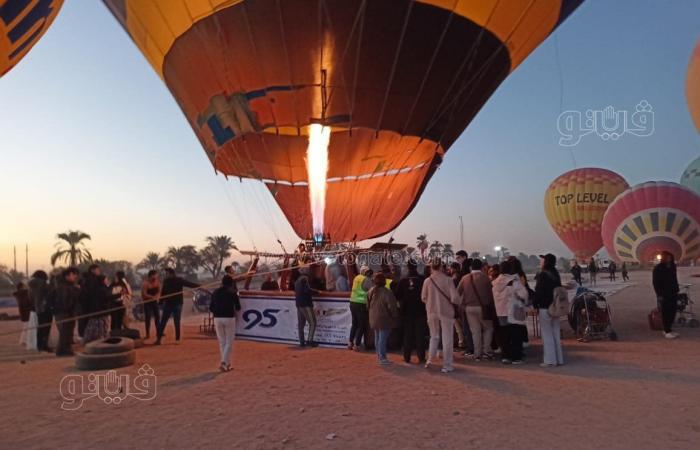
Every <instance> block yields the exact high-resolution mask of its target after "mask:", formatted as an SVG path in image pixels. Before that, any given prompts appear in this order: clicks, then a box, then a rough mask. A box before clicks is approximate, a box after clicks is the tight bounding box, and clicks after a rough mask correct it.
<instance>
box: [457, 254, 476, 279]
mask: <svg viewBox="0 0 700 450" xmlns="http://www.w3.org/2000/svg"><path fill="white" fill-rule="evenodd" d="M455 261H457V262H458V263H459V267H460V270H459V271H460V273H461V274H462V276H464V275H466V274H468V273H469V271H471V270H472V269H471V267H472V259H471V258H470V257H469V255H468V254H467V252H466V251H465V250H460V251H458V252H457V253H455Z"/></svg>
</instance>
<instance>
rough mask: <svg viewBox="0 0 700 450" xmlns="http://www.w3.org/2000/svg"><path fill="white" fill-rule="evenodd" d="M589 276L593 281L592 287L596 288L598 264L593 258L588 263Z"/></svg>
mask: <svg viewBox="0 0 700 450" xmlns="http://www.w3.org/2000/svg"><path fill="white" fill-rule="evenodd" d="M588 276H589V277H590V279H591V286H595V285H596V284H597V283H598V264H596V262H595V259H593V258H591V260H590V261H589V262H588Z"/></svg>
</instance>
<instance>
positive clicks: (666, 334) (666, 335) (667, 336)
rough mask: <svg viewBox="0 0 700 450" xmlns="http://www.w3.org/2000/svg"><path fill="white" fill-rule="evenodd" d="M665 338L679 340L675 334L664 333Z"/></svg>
mask: <svg viewBox="0 0 700 450" xmlns="http://www.w3.org/2000/svg"><path fill="white" fill-rule="evenodd" d="M664 337H665V338H666V339H676V338H678V335H677V334H675V333H664Z"/></svg>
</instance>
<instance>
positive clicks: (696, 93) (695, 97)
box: [685, 41, 700, 131]
mask: <svg viewBox="0 0 700 450" xmlns="http://www.w3.org/2000/svg"><path fill="white" fill-rule="evenodd" d="M685 91H686V95H687V97H688V109H690V116H691V117H692V118H693V122H695V126H696V127H697V128H698V131H700V41H698V43H697V44H696V45H695V49H694V50H693V54H692V55H691V56H690V63H688V78H686V81H685Z"/></svg>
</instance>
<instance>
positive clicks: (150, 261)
mask: <svg viewBox="0 0 700 450" xmlns="http://www.w3.org/2000/svg"><path fill="white" fill-rule="evenodd" d="M166 264H167V261H165V259H164V258H161V257H160V254H158V253H156V252H148V253H146V257H145V258H143V259H142V260H141V262H140V263H138V264H137V265H136V268H137V269H144V270H158V269H160V268H162V267H163V266H165V265H166Z"/></svg>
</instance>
